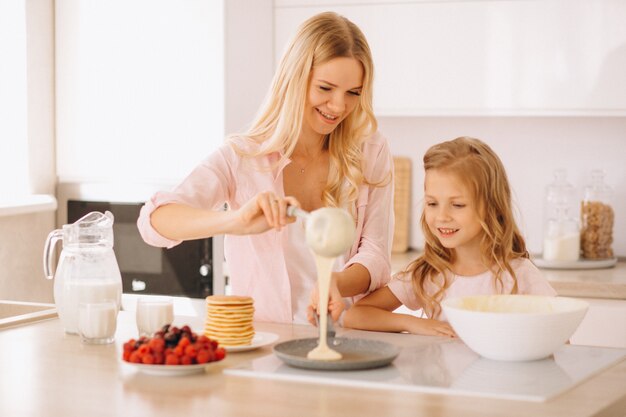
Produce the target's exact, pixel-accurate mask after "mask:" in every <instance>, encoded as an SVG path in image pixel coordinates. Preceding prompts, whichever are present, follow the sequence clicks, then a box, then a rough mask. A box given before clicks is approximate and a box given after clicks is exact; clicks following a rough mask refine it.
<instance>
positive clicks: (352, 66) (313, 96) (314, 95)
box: [304, 58, 363, 135]
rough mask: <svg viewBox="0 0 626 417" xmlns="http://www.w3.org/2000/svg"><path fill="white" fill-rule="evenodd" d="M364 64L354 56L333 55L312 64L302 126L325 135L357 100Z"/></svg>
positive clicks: (311, 131)
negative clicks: (336, 56)
mask: <svg viewBox="0 0 626 417" xmlns="http://www.w3.org/2000/svg"><path fill="white" fill-rule="evenodd" d="M362 86H363V67H362V65H361V63H360V62H359V61H357V60H356V59H354V58H334V59H331V60H330V61H328V62H326V63H324V64H321V65H318V66H315V67H313V69H312V71H311V79H310V81H309V88H308V93H307V102H306V107H305V110H304V128H305V129H306V130H307V131H309V133H315V134H319V135H328V134H329V133H331V132H332V131H333V130H335V128H336V127H337V126H338V125H339V123H341V121H342V120H344V119H345V118H346V117H347V116H348V115H349V114H350V113H351V112H352V111H353V110H354V108H355V107H356V105H357V104H358V102H359V96H360V94H361V88H362Z"/></svg>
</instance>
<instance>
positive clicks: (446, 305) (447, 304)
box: [441, 294, 589, 317]
mask: <svg viewBox="0 0 626 417" xmlns="http://www.w3.org/2000/svg"><path fill="white" fill-rule="evenodd" d="M492 297H497V298H499V297H502V298H505V297H506V298H509V297H514V298H517V297H533V298H542V299H545V298H550V299H555V298H556V299H559V300H566V301H568V302H571V303H572V304H573V305H574V306H573V307H572V308H569V309H566V310H561V311H551V312H519V311H515V312H510V313H507V312H504V311H476V310H470V309H467V308H462V307H458V306H456V305H452V304H454V303H458V302H459V301H460V300H462V299H465V298H492ZM441 308H442V309H444V310H446V309H447V310H455V311H463V312H465V313H470V314H476V315H487V314H499V315H500V314H502V315H504V314H506V315H508V316H524V317H527V316H554V315H560V314H571V313H573V312H577V311H584V310H587V309H588V308H589V302H587V301H585V300H581V299H579V298H574V297H562V296H550V295H532V294H483V295H481V294H476V295H464V296H459V297H452V298H447V299H445V300H443V301H442V302H441Z"/></svg>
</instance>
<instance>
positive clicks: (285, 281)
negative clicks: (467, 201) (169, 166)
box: [137, 133, 394, 322]
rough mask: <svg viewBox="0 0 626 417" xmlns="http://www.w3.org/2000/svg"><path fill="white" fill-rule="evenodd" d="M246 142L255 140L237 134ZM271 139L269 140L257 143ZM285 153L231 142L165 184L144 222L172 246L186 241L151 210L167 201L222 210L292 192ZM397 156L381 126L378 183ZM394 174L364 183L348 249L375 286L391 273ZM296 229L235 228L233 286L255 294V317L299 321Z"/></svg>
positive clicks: (227, 244) (375, 156)
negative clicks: (290, 266) (157, 222)
mask: <svg viewBox="0 0 626 417" xmlns="http://www.w3.org/2000/svg"><path fill="white" fill-rule="evenodd" d="M235 144H236V145H237V146H238V147H240V148H242V149H250V148H249V147H250V146H255V145H250V144H249V143H247V142H245V141H244V140H242V139H235ZM257 146H263V145H257ZM279 159H280V155H279V154H278V153H275V154H270V155H266V156H262V157H257V158H253V159H250V158H244V157H242V156H240V155H239V154H237V153H236V152H235V150H234V149H233V147H232V145H231V144H225V145H223V146H222V147H220V148H219V149H218V150H217V151H216V152H214V153H213V154H211V155H209V157H207V158H206V159H205V160H204V161H202V162H201V163H200V165H198V166H197V167H196V168H195V169H194V170H193V171H192V172H191V174H189V176H188V177H187V178H186V179H185V180H184V181H183V182H182V183H181V184H180V185H178V186H177V187H176V188H175V189H174V190H173V191H172V192H158V193H156V194H155V195H154V196H152V198H151V199H150V200H149V201H147V202H146V204H145V205H144V206H143V208H142V209H141V213H140V215H139V219H138V220H137V226H138V228H139V231H140V233H141V236H142V237H143V239H144V240H145V241H146V242H147V243H148V244H150V245H153V246H158V247H168V248H171V247H172V246H175V245H177V244H179V243H180V242H181V241H177V240H171V239H167V238H166V237H164V236H162V235H160V234H159V233H158V232H157V231H156V230H155V229H154V228H153V227H152V225H151V223H150V215H151V214H152V212H153V211H154V210H155V209H156V208H157V207H159V206H162V205H165V204H169V203H181V204H186V205H189V206H193V207H198V208H204V209H212V210H220V209H221V208H222V207H223V206H224V203H228V205H229V206H230V208H231V209H233V210H237V209H238V208H240V207H241V206H242V205H243V204H245V203H246V202H247V201H249V200H250V199H251V198H253V197H254V196H256V195H257V194H258V193H260V192H264V191H272V192H274V193H275V194H277V195H280V196H284V195H285V193H284V188H283V169H284V168H285V166H286V165H288V164H289V163H290V161H289V160H286V161H285V162H284V163H283V164H280V165H276V162H277V161H278V160H279ZM392 171H393V158H392V156H391V153H390V151H389V146H388V144H387V140H386V139H385V138H384V137H383V136H382V135H380V134H379V133H375V134H374V135H372V136H370V137H368V138H367V139H365V141H364V143H363V172H364V175H365V178H366V179H367V180H368V181H369V182H372V183H377V182H380V181H381V180H384V179H386V178H388V177H389V175H390V174H391V173H392ZM392 204H393V181H390V180H387V182H385V183H384V185H383V186H375V185H361V186H360V188H359V196H358V199H357V201H356V213H357V224H356V239H355V241H354V245H353V246H352V248H351V249H350V251H349V254H347V257H346V259H347V262H346V264H345V266H344V267H345V268H347V267H349V266H350V265H352V264H355V263H359V264H361V265H363V266H364V267H365V268H367V270H368V271H369V273H370V276H371V281H370V287H369V291H373V290H375V289H376V288H379V287H382V286H384V285H385V284H386V283H387V282H388V280H389V277H390V271H391V265H390V252H391V241H392V238H393V221H394V220H393V219H394V218H393V206H392ZM289 244H290V242H289V233H287V231H286V230H285V229H284V228H283V229H282V230H281V231H279V232H277V231H275V230H269V231H267V232H265V233H261V234H254V235H245V236H240V235H227V236H226V237H225V239H224V256H225V258H226V263H227V264H228V270H229V274H230V277H229V278H230V284H231V288H232V293H233V294H237V295H248V296H251V297H253V298H254V305H255V320H259V321H272V322H291V321H292V317H293V312H292V311H291V306H292V303H291V288H290V283H289V276H288V274H287V266H286V263H287V262H289V259H285V250H284V247H285V246H286V245H289Z"/></svg>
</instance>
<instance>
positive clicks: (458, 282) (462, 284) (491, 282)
mask: <svg viewBox="0 0 626 417" xmlns="http://www.w3.org/2000/svg"><path fill="white" fill-rule="evenodd" d="M511 267H512V268H513V270H514V271H515V276H516V277H517V293H518V294H532V295H549V296H555V295H556V291H554V289H553V288H552V286H550V283H548V280H547V279H545V278H544V277H543V275H542V274H541V272H540V271H539V269H538V268H537V267H536V266H535V265H534V264H533V263H532V262H531V261H530V260H529V259H526V258H518V259H515V260H513V261H511ZM502 282H503V283H504V288H502V289H500V288H499V287H498V288H496V287H495V279H494V276H493V274H492V273H491V272H490V271H487V272H483V273H482V274H478V275H474V276H471V277H466V276H462V275H453V277H452V284H450V286H449V287H448V289H447V290H446V291H445V292H444V294H443V298H442V301H443V300H445V299H446V298H453V297H461V296H466V295H491V294H510V293H511V289H512V288H513V277H512V276H511V274H509V273H508V272H506V271H505V272H503V273H502ZM387 286H388V287H389V289H390V290H391V292H392V293H393V294H394V295H395V296H396V298H398V300H399V301H400V302H401V303H402V304H404V305H405V306H406V307H407V308H409V309H411V310H419V309H421V308H422V306H421V305H420V303H419V302H418V300H417V297H416V296H415V292H414V290H413V284H412V282H411V277H410V276H408V275H405V274H402V273H400V274H397V275H395V276H394V277H393V279H392V280H391V282H390V283H389V284H388V285H387ZM435 318H437V319H439V320H445V316H444V314H443V312H441V313H440V314H439V316H438V317H435Z"/></svg>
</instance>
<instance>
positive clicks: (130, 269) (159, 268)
mask: <svg viewBox="0 0 626 417" xmlns="http://www.w3.org/2000/svg"><path fill="white" fill-rule="evenodd" d="M142 205H143V204H141V203H111V202H103V201H82V200H80V201H79V200H71V199H69V200H67V222H68V223H73V222H75V221H76V220H78V219H79V218H81V217H82V216H84V215H85V214H87V213H89V212H92V211H100V212H102V213H104V212H105V211H107V210H108V211H110V212H111V213H113V216H114V217H115V221H114V223H113V236H114V244H113V245H114V246H113V250H114V252H115V256H116V258H117V263H118V265H119V267H120V271H121V273H122V283H123V292H124V293H131V294H161V295H163V294H167V295H173V296H185V297H192V298H204V297H206V296H208V295H211V294H212V293H213V276H214V268H213V259H212V258H213V240H212V239H210V238H209V239H199V240H190V241H185V242H183V243H181V244H180V245H178V246H175V247H173V248H171V249H165V248H155V247H153V246H150V245H148V244H146V243H145V242H144V241H143V239H142V238H141V236H140V235H139V230H137V218H138V217H139V210H140V209H141V206H142Z"/></svg>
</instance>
